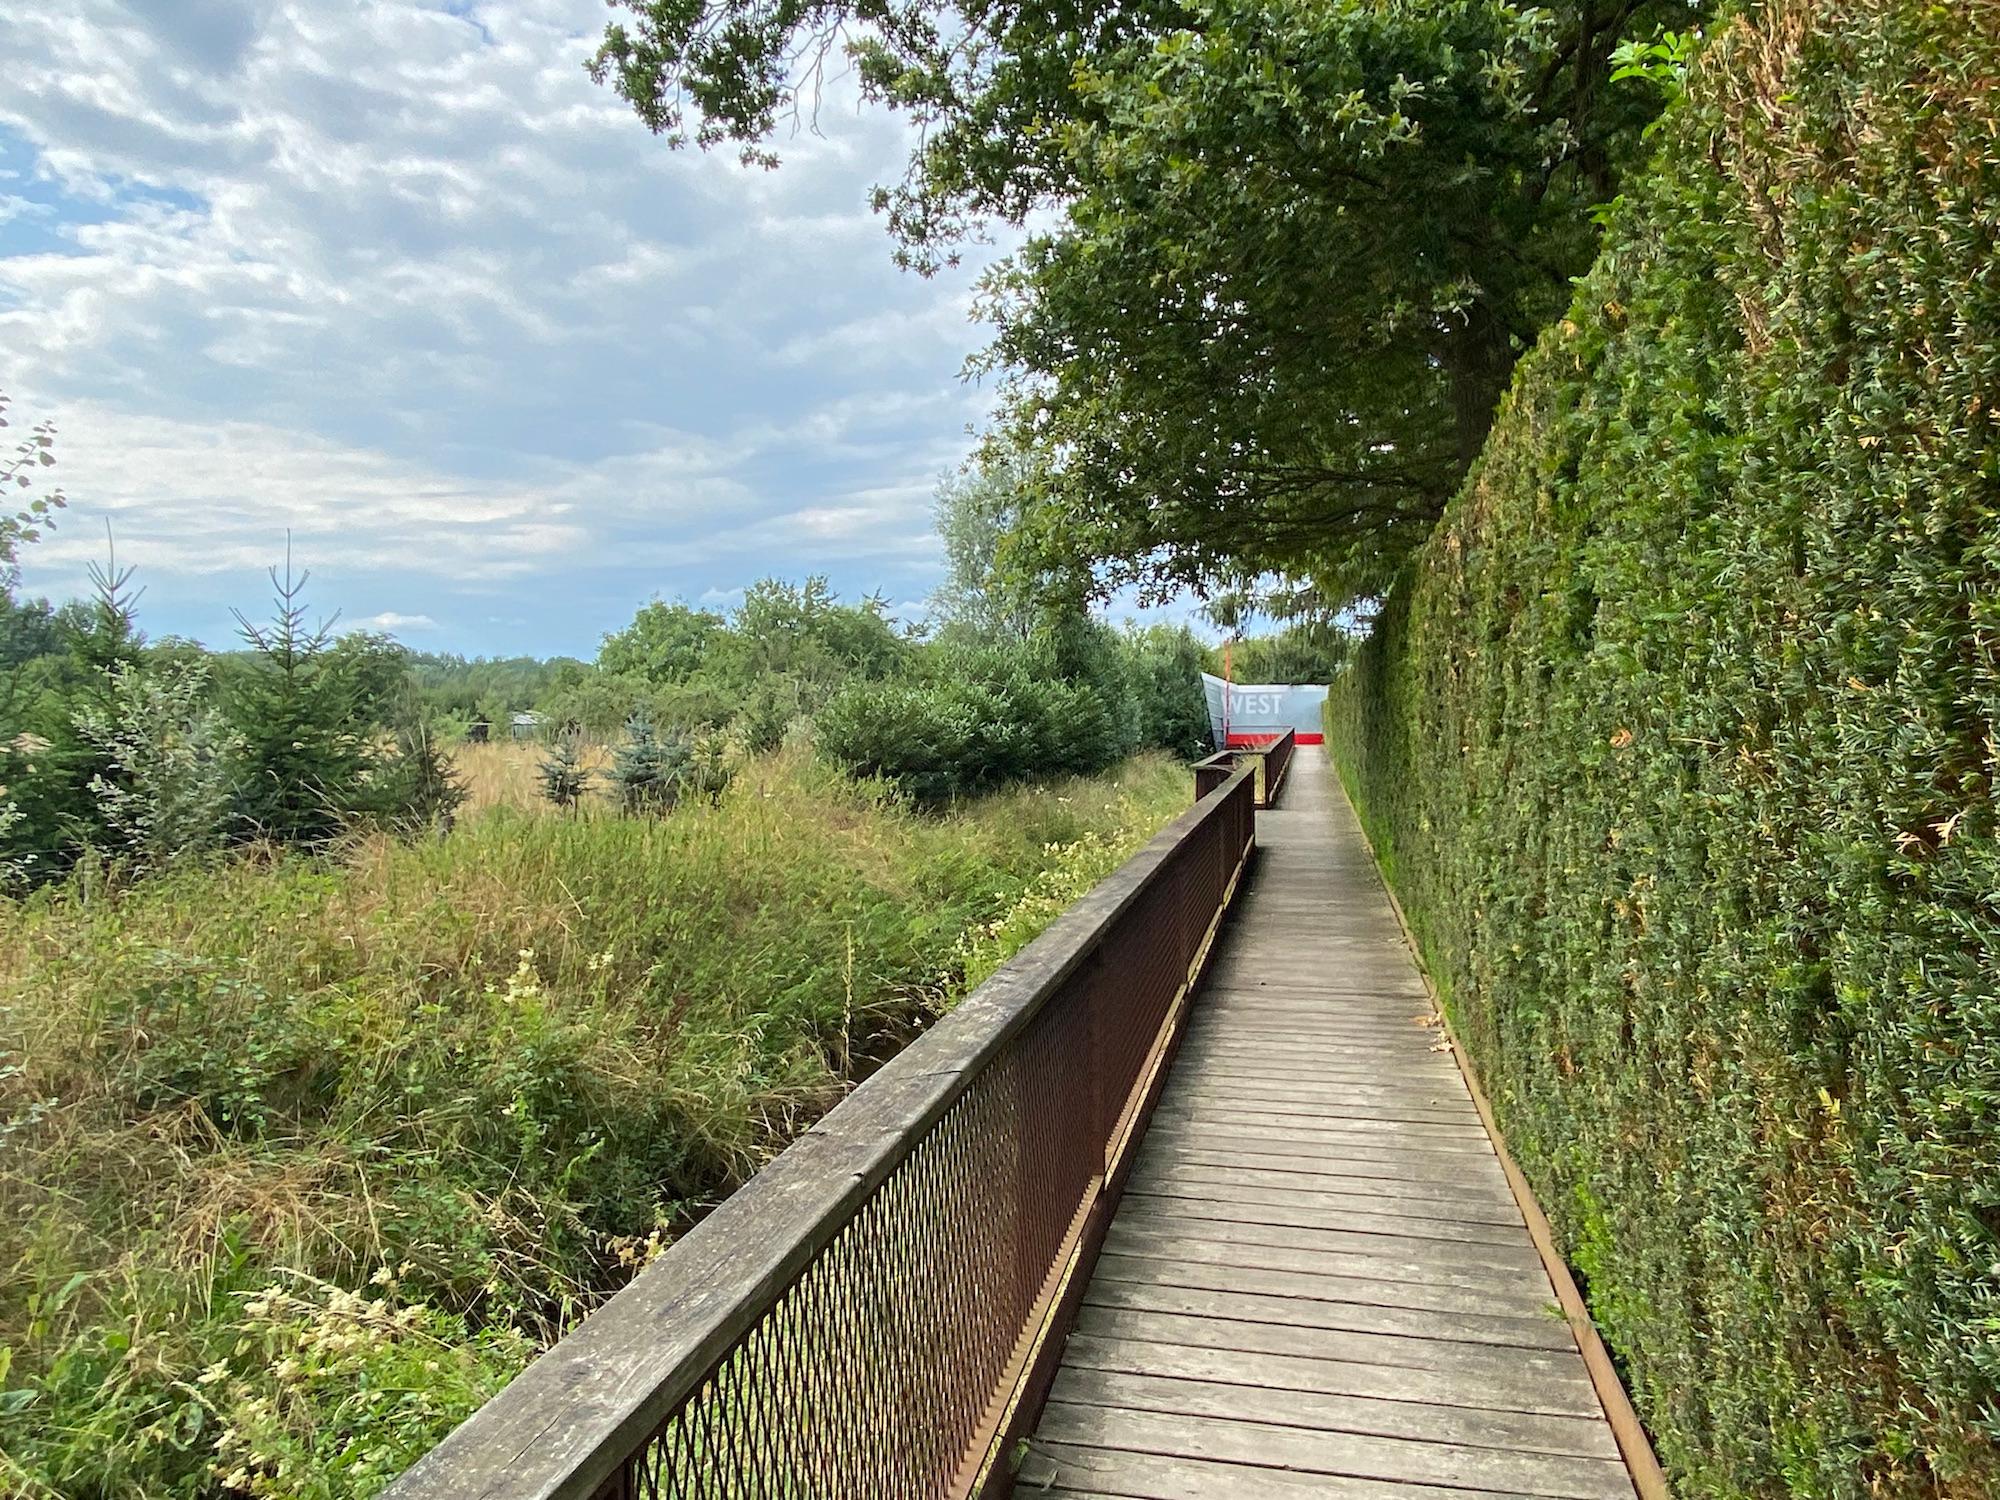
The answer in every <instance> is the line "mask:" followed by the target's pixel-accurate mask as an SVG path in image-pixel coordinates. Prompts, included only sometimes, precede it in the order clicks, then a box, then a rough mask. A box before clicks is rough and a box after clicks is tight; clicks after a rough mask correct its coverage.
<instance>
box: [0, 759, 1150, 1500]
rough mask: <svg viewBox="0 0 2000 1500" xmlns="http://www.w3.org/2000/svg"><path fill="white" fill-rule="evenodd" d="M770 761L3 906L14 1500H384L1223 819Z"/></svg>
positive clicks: (4, 1219) (1110, 781) (1145, 802)
mask: <svg viewBox="0 0 2000 1500" xmlns="http://www.w3.org/2000/svg"><path fill="white" fill-rule="evenodd" d="M742 775H743V776H745V777H746V778H754V781H755V785H756V788H757V792H758V795H755V796H732V797H728V798H725V799H724V801H723V803H722V806H721V807H720V809H719V810H718V811H717V812H715V813H714V814H713V815H709V816H700V817H670V818H651V817H645V818H594V819H585V818H553V817H546V816H539V815H533V814H510V813H508V812H505V811H494V812H491V813H488V814H485V815H483V816H481V817H478V818H468V819H466V820H464V821H463V822H462V823H461V825H460V827H459V828H458V829H457V830H456V831H455V832H454V834H453V836H452V837H451V838H449V839H444V840H394V839H388V838H383V837H375V838H363V839H360V840H357V841H355V842H353V843H352V844H351V845H350V846H349V847H348V849H347V851H346V857H345V858H343V859H341V860H330V859H327V858H324V857H318V858H309V857H305V856H302V855H299V854H296V853H284V852H281V853H278V854H276V855H274V856H273V857H272V858H270V859H268V860H255V861H251V860H237V861H229V860H224V861H219V862H215V863H213V864H205V865H198V866H197V865H186V866H181V867H178V868H169V869H167V870H165V871H164V872H162V873H161V874H160V875H158V876H157V877H155V878H153V879H150V880H146V881H140V882H133V883H129V884H125V885H115V884H114V885H112V886H110V887H109V888H108V889H107V888H105V887H104V886H103V885H102V883H101V882H92V883H86V881H85V880H84V878H83V877H82V876H81V875H79V876H77V877H74V878H73V879H72V880H71V881H66V882H58V883H55V884H52V885H48V886H46V887H44V888H43V889H42V890H41V891H40V892H38V893H37V894H36V895H34V896H33V897H32V898H30V899H29V900H27V901H22V902H12V901H0V1017H4V1019H5V1025H4V1026H0V1047H5V1048H6V1049H7V1051H8V1053H9V1054H10V1055H8V1056H5V1057H0V1265H5V1266H6V1267H7V1268H8V1274H7V1276H6V1277H5V1278H4V1279H0V1492H4V1493H7V1494H9V1495H13V1494H20V1495H24V1496H33V1497H38V1500H39V1497H45V1496H47V1497H53V1496H65V1497H67V1496H71V1495H89V1496H93V1497H101V1500H198V1497H199V1500H206V1497H210V1496H214V1495H218V1494H221V1493H225V1492H226V1491H225V1488H224V1487H225V1485H226V1486H229V1487H231V1488H233V1489H235V1490H238V1491H242V1490H245V1489H247V1490H248V1491H249V1492H250V1493H253V1494H270V1495H273V1496H276V1495H281V1494H282V1495H286V1496H292V1495H301V1496H320V1495H326V1496H333V1495H357V1496H365V1495H367V1494H369V1493H372V1492H373V1490H374V1489H376V1488H378V1487H379V1486H380V1485H381V1484H382V1483H383V1482H386V1480H387V1479H388V1477H389V1476H390V1475H391V1474H392V1473H393V1472H394V1470H395V1469H397V1468H399V1467H400V1466H402V1465H403V1464H405V1463H407V1462H408V1461H409V1460H410V1459H411V1458H412V1457H414V1455H415V1454H416V1453H417V1452H419V1451H421V1450H422V1449H424V1448H425V1447H428V1446H429V1445H430V1444H431V1443H432V1442H434V1441H435V1440H436V1439H437V1438H438V1437H440V1436H442V1434H443V1433H444V1432H445V1431H446V1430H448V1429H449V1428H450V1427H451V1426H452V1425H453V1424H454V1423H455V1422H456V1421H457V1420H458V1418H459V1417H461V1416H462V1415H464V1414H465V1413H466V1412H467V1411H469V1410H470V1409H471V1408H472V1407H473V1406H475V1405H477V1404H478V1402H479V1401H480V1400H481V1399H482V1398H483V1396H484V1395H485V1394H487V1393H488V1392H490V1391H491V1390H492V1389H493V1388H495V1387H496V1386H497V1385H498V1384H499V1383H500V1382H502V1381H504V1380H505V1379H506V1378H507V1377H508V1375H510V1374H511V1373H512V1372H513V1371H514V1370H515V1369H517V1368H518V1367H519V1365H520V1364H521V1363H522V1362H524V1360H525V1359H526V1357H527V1355H528V1354H529V1353H530V1352H531V1351H532V1349H533V1348H535V1347H539V1346H540V1345H542V1344H545V1343H546V1342H547V1341H549V1340H550V1339H551V1338H553V1337H554V1336H555V1335H556V1334H557V1333H558V1332H559V1331H560V1330H561V1329H562V1328H563V1327H564V1326H566V1325H567V1324H568V1323H569V1322H571V1321H573V1320H574V1318H575V1317H576V1316H578V1315H579V1314H581V1313H582V1312H584V1311H586V1310H588V1309H589V1308H590V1307H593V1306H595V1305H596V1304H597V1303H598V1302H599V1301H601V1300H602V1299H603V1298H604V1297H606V1296H608V1295H609V1294H610V1293H612V1292H613V1291H615V1290H616V1289H617V1288H618V1287H619V1286H620V1285H622V1284H623V1283H624V1282H625V1281H626V1280H627V1279H628V1278H629V1277H630V1276H631V1274H632V1272H633V1270H634V1269H635V1268H636V1266H637V1265H638V1264H640V1263H642V1262H643V1260H644V1258H645V1257H646V1256H647V1255H648V1254H650V1253H652V1248H653V1247H656V1246H657V1245H658V1244H660V1243H661V1242H664V1241H670V1240H672V1239H673V1238H674V1236H675V1235H676V1234H677V1233H679V1232H680V1231H681V1230H682V1229H683V1228H685V1226H687V1225H688V1224H690V1223H692V1222H693V1221H694V1220H695V1219H697V1218H698V1217H699V1216H700V1214H701V1213H702V1212H703V1211H704V1210H705V1208H706V1207H707V1206H708V1205H709V1204H711V1203H713V1202H715V1201H717V1200H718V1199H719V1198H720V1197H721V1196H723V1195H724V1194H726V1193H727V1192H728V1191H730V1190H731V1189H732V1188H733V1187H735V1186H736V1185H738V1184H740V1183H741V1182H742V1181H744V1180H745V1179H746V1178H747V1177H748V1176H749V1174H750V1173H752V1172H753V1171H755V1170H756V1168H757V1167H758V1165H759V1164H760V1163H762V1162H763V1161H765V1160H767V1159H768V1158H769V1157H770V1156H771V1155H772V1154H773V1153H774V1152H775V1151H777V1150H779V1149H780V1148H781V1147H782V1146H783V1145H784V1144H785V1143H786V1142H787V1141H788V1140H790V1139H791V1138H792V1137H793V1136H794V1135H796V1134H797V1133H798V1132H799V1131H800V1130H803V1129H804V1128H806V1127H807V1126H808V1125H810V1124H811V1123H812V1122H813V1121H814V1120H815V1119H817V1118H818V1117H819V1116H820V1114H821V1113H822V1112H823V1111H824V1110H826V1109H827V1108H829V1107H830V1106H831V1105H832V1104H834V1103H835V1102H837V1101H838V1100H839V1099H840V1098H841V1097H842V1096H843V1095H844V1094H845V1092H846V1091H847V1089H848V1088H849V1087H851V1085H852V1083H853V1081H854V1080H855V1079H857V1078H859V1077H861V1076H864V1075H865V1074H866V1072H867V1071H868V1070H869V1069H870V1068H871V1067H872V1066H874V1065H875V1063H877V1062H879V1060H881V1059H882V1058H884V1057H886V1056H888V1055H890V1054H891V1053H892V1052H893V1051H894V1050H895V1049H896V1048H897V1047H898V1046H900V1045H901V1044H902V1042H903V1041H904V1040H905V1039H906V1038H907V1037H908V1036H909V1035H910V1034H911V1033H912V1032H913V1031H914V1030H916V1029H917V1028H918V1027H920V1026H922V1025H923V1024H925V1022H926V1021H927V1020H928V1018H930V1017H931V1016H932V1015H934V1014H935V1013H936V1012H938V1011H939V1010H941V1009H944V1008H946V1007H947V1006H948V1005H949V1004H950V1003H951V1002H952V1000H953V999H954V998H955V997H956V996H957V995H959V994H960V993H962V992H963V988H964V984H965V975H964V973H963V971H962V969H961V964H962V962H964V960H963V959H962V957H961V955H960V952H959V948H958V942H959V938H960V935H961V934H962V933H964V932H966V931H967V930H968V929H970V928H973V927H977V926H980V925H982V924H986V923H989V922H992V921H994V920H995V919H997V918H1001V917H1002V916H1003V914H1009V913H1012V914H1014V915H1013V917H1012V919H1011V920H1010V921H1009V923H1008V924H1007V926H1008V939H1007V940H1008V941H1010V942H1012V941H1018V940H1025V938H1026V937H1027V936H1031V935H1032V930H1033V928H1034V923H1035V921H1036V920H1038V918H1037V916H1036V911H1038V910H1040V907H1037V906H1034V905H1033V904H1032V903H1029V904H1026V905H1024V904H1023V899H1022V898H1023V895H1024V893H1026V892H1029V891H1031V890H1036V889H1039V888H1040V887H1039V886H1038V884H1037V882H1038V877H1039V876H1040V875H1041V874H1042V872H1044V871H1045V870H1048V869H1050V868H1052V867H1054V866H1055V865H1057V864H1059V863H1062V862H1064V861H1065V860H1066V859H1072V858H1075V856H1073V855H1069V854H1066V853H1065V851H1068V850H1071V849H1073V848H1075V847H1076V846H1078V845H1079V844H1087V845H1089V846H1091V847H1096V846H1097V845H1100V844H1101V845H1102V846H1103V848H1104V849H1105V850H1106V851H1107V852H1106V853H1105V855H1104V856H1103V857H1108V858H1115V857H1119V856H1120V855H1122V853H1123V852H1124V851H1128V850H1129V849H1130V848H1131V847H1132V845H1133V844H1134V843H1136V842H1137V841H1138V840H1140V839H1142V838H1144V837H1145V836H1146V835H1147V834H1148V833H1150V832H1151V830H1152V829H1153V828H1155V827H1157V826H1158V825H1159V824H1160V823H1161V822H1162V821H1164V820H1165V819H1166V818H1167V817H1168V816H1170V815H1171V814H1173V813H1174V812H1177V811H1179V810H1180V809H1181V808H1182V807H1183V806H1184V805H1185V804H1186V800H1187V795H1188V788H1187V782H1186V776H1185V773H1184V771H1183V770H1182V768H1181V767H1179V766H1178V765H1176V764H1174V763H1172V762H1169V761H1166V760H1165V759H1164V758H1146V759H1141V760H1138V761H1135V762H1133V763H1132V764H1131V765H1129V766H1127V767H1125V768H1122V769H1121V770H1120V771H1119V772H1118V773H1117V774H1115V775H1112V776H1107V777H1104V778H1099V779H1091V780H1085V781H1066V782H1065V781H1058V782H1056V783H1053V784H1051V785H1046V786H1038V787H1034V788H1022V789H1017V790H1013V791H1009V792H1007V793H1003V794H1001V795H1000V796H998V797H996V798H995V799H993V800H992V801H991V802H990V803H975V804H967V805H965V806H963V807H961V808H960V809H959V810H958V811H956V812H955V813H954V814H953V815H951V816H948V817H943V818H936V817H919V816H916V815H915V814H914V813H912V812H910V811H909V810H907V809H905V808H904V807H902V806H900V805H899V804H898V803H897V801H896V800H895V799H892V798H889V797H887V796H885V795H884V794H883V792H882V791H881V789H880V788H875V787H868V786H862V785H857V784H855V783H853V782H851V781H849V780H847V779H846V778H845V777H843V776H841V775H840V774H839V773H837V772H835V771H833V770H832V769H831V768H828V767H825V766H823V765H822V764H820V763H819V762H818V761H817V760H815V759H814V758H813V757H811V756H809V755H806V754H804V753H787V754H785V755H783V756H779V757H775V758H772V759H767V760H764V761H759V762H755V763H753V764H752V765H750V766H747V767H745V768H744V769H743V771H742ZM378 1278H380V1279H378ZM433 1366H435V1368H434V1367H433Z"/></svg>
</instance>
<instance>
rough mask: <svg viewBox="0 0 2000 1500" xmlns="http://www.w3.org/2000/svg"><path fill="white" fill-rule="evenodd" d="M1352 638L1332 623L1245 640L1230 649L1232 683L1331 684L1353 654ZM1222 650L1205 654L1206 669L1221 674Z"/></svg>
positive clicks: (1303, 625) (1295, 627)
mask: <svg viewBox="0 0 2000 1500" xmlns="http://www.w3.org/2000/svg"><path fill="white" fill-rule="evenodd" d="M1353 650H1354V636H1353V635H1352V634H1351V633H1350V632H1349V631H1348V629H1347V627H1345V626H1343V625H1339V624H1335V623H1333V622H1331V621H1307V622H1302V623H1299V624H1296V625H1288V626H1286V627H1285V628H1284V629H1282V630H1279V631H1276V632H1274V633H1273V634H1270V635H1253V636H1246V637H1244V638H1243V639H1242V640H1239V641H1235V642H1233V643H1232V644H1231V646H1230V648H1229V661H1228V666H1229V675H1230V679H1231V680H1232V681H1234V682H1332V681H1333V679H1334V677H1335V676H1336V675H1337V674H1338V673H1339V672H1340V670H1341V669H1342V668H1343V667H1344V666H1345V665H1346V664H1347V660H1348V658H1349V657H1350V656H1351V655H1352V654H1353ZM1222 656H1223V652H1222V648H1221V647H1219V646H1217V647H1214V648H1212V649H1211V650H1210V651H1209V652H1208V662H1207V667H1208V670H1209V671H1211V672H1216V673H1220V671H1221V669H1222V667H1223V665H1224V663H1223V660H1222Z"/></svg>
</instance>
